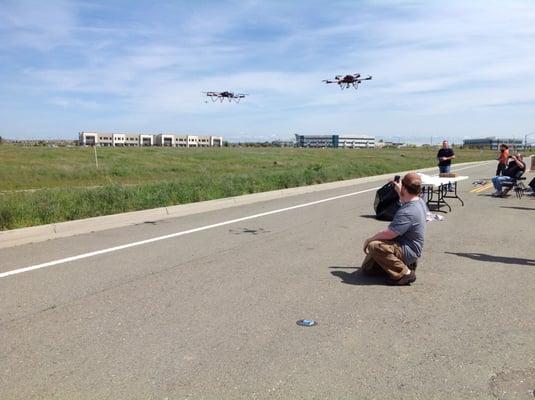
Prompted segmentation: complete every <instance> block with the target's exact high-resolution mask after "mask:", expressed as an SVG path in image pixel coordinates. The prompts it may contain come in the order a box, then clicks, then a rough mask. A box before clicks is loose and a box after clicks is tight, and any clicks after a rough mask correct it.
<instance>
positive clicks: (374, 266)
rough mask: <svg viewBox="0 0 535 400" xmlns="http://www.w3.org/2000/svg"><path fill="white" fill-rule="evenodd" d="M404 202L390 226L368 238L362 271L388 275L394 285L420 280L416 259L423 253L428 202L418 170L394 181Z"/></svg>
mask: <svg viewBox="0 0 535 400" xmlns="http://www.w3.org/2000/svg"><path fill="white" fill-rule="evenodd" d="M393 183H394V185H395V189H396V191H397V192H398V194H399V198H400V201H401V203H402V206H401V207H400V209H399V210H398V211H397V213H396V214H395V215H394V219H393V220H392V222H391V223H390V225H388V228H386V229H384V230H382V231H380V232H378V233H376V234H375V235H373V236H372V237H370V238H368V239H366V240H365V241H364V253H366V258H365V259H364V262H363V263H362V267H361V269H360V270H361V271H362V272H363V273H364V274H369V275H372V274H376V273H378V272H381V273H384V272H386V274H387V275H388V278H389V279H388V281H387V283H388V284H390V285H410V284H411V283H412V282H414V281H415V280H416V272H415V270H416V260H417V259H418V257H420V256H421V254H422V248H423V245H424V235H425V223H426V221H425V217H426V213H427V205H426V204H425V202H424V201H423V200H422V199H421V198H420V196H419V195H420V192H421V187H422V181H421V179H420V176H419V175H418V174H416V173H408V174H407V175H405V176H404V177H403V179H402V181H401V183H399V182H393Z"/></svg>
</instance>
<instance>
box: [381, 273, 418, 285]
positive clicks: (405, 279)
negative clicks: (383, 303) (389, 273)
mask: <svg viewBox="0 0 535 400" xmlns="http://www.w3.org/2000/svg"><path fill="white" fill-rule="evenodd" d="M414 281H416V272H414V270H411V273H410V274H407V275H403V276H402V277H401V279H398V280H395V279H389V280H388V281H387V282H386V283H387V285H391V286H405V285H410V284H411V283H413V282H414Z"/></svg>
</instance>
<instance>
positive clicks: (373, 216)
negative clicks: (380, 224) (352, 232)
mask: <svg viewBox="0 0 535 400" xmlns="http://www.w3.org/2000/svg"><path fill="white" fill-rule="evenodd" d="M359 217H360V218H370V219H377V218H376V217H375V215H373V214H362V215H359Z"/></svg>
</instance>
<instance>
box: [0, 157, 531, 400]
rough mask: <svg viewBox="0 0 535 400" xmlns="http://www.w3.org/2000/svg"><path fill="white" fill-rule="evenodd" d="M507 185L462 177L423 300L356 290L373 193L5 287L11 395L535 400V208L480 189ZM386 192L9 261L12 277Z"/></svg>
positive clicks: (56, 245)
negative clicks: (477, 183)
mask: <svg viewBox="0 0 535 400" xmlns="http://www.w3.org/2000/svg"><path fill="white" fill-rule="evenodd" d="M493 171H494V165H493V164H492V165H491V164H485V165H483V166H473V167H470V168H467V169H465V170H463V171H461V174H463V175H469V176H470V179H468V180H466V181H463V182H461V183H460V185H459V187H460V189H461V195H462V198H463V200H464V201H465V206H464V207H461V205H460V203H459V202H458V201H457V200H455V199H453V200H451V204H452V207H453V211H452V212H451V213H445V214H442V215H444V216H445V219H444V221H440V222H438V221H435V222H429V223H428V225H427V236H426V243H425V248H424V254H423V257H422V259H421V260H420V262H419V265H418V269H417V281H416V282H415V283H414V284H413V285H412V286H410V287H390V286H385V285H384V284H383V283H382V281H380V280H377V279H374V280H370V279H364V278H357V279H352V280H350V279H349V276H348V275H349V274H350V273H352V272H354V271H355V270H356V268H357V267H358V266H359V264H360V262H361V261H362V259H363V253H362V242H363V241H364V239H365V238H366V237H368V236H370V235H371V234H373V233H375V232H376V231H377V230H379V229H381V228H383V227H384V226H386V224H387V223H385V222H380V221H376V220H375V219H373V218H372V214H373V207H372V203H373V198H374V195H375V190H371V191H366V192H363V193H358V194H354V195H351V196H348V197H342V198H338V199H334V200H331V201H325V202H322V203H318V204H312V205H309V206H305V207H300V208H294V209H289V210H286V211H281V212H276V213H272V214H269V215H264V216H258V217H254V218H250V219H247V220H241V221H238V222H235V223H229V224H226V225H220V226H215V227H212V228H207V229H205V230H200V231H194V232H191V233H188V234H183V235H180V236H175V237H171V238H168V239H163V240H158V241H154V242H151V243H146V244H140V245H137V246H134V247H130V248H126V249H122V250H116V251H111V252H108V253H104V254H98V255H94V256H90V257H86V258H81V259H77V260H74V261H69V262H63V263H59V264H57V265H53V266H50V267H47V268H41V269H36V270H32V271H28V272H22V273H18V274H16V275H12V276H6V277H3V278H0V304H1V306H0V338H1V341H0V399H6V400H7V399H166V398H167V399H185V398H188V399H240V398H243V399H255V398H257V399H314V398H315V399H368V398H369V399H372V398H374V399H385V398H388V399H392V398H394V399H397V398H400V399H401V398H405V399H435V398H436V399H440V398H443V399H449V398H456V399H485V398H488V399H493V398H504V399H532V398H533V390H534V389H535V358H534V354H535V334H534V332H535V319H534V309H535V276H534V274H535V240H534V238H535V198H534V197H531V196H528V197H524V198H522V199H517V198H515V197H513V196H511V197H509V198H504V199H496V198H492V197H490V196H489V195H490V192H491V191H490V189H489V190H487V191H483V192H481V193H472V192H470V191H471V190H472V189H473V186H472V181H474V180H476V179H479V178H486V177H489V176H490V175H492V174H493ZM530 176H533V174H531V175H530ZM377 186H378V184H377V183H366V184H362V185H358V186H355V187H347V188H343V189H338V190H331V191H325V192H318V193H311V194H306V195H300V196H294V197H290V198H285V199H279V200H273V201H268V202H263V203H257V204H251V205H247V206H243V207H235V208H230V209H225V210H221V211H216V212H209V213H204V214H197V215H191V216H188V217H182V218H177V219H169V220H165V221H161V222H158V221H151V222H148V223H145V224H139V225H136V226H132V227H128V228H122V229H114V230H108V231H104V232H98V233H93V234H87V235H79V236H75V237H71V238H65V239H57V240H51V241H47V242H42V243H36V244H31V245H24V246H17V247H12V248H7V249H3V250H0V273H3V272H7V271H13V270H17V269H19V268H24V267H29V266H33V265H37V264H42V263H47V262H50V261H54V260H60V259H63V258H65V257H70V256H75V255H80V254H86V253H88V252H92V251H97V250H102V249H109V248H112V247H115V246H120V245H123V244H128V243H132V242H136V241H143V240H147V239H150V238H155V237H161V236H163V235H169V234H173V233H176V232H184V231H188V230H192V229H195V228H199V227H205V226H209V225H213V224H218V223H221V222H224V221H229V220H233V219H240V218H243V217H246V216H253V215H256V214H259V213H265V212H269V211H273V210H280V209H283V208H287V207H291V206H296V205H300V204H305V203H309V202H314V201H317V200H321V199H327V198H331V197H335V196H339V195H343V194H348V193H356V192H361V191H365V190H367V189H373V188H374V187H377ZM302 318H308V319H314V320H316V321H317V322H318V325H317V326H314V327H300V326H297V325H296V321H297V320H299V319H302Z"/></svg>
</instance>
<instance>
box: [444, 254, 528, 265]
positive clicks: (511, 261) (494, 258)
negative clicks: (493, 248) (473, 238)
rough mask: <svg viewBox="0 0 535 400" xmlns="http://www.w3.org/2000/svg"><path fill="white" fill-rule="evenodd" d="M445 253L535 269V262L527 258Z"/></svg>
mask: <svg viewBox="0 0 535 400" xmlns="http://www.w3.org/2000/svg"><path fill="white" fill-rule="evenodd" d="M444 253H446V254H453V255H455V256H458V257H465V258H470V259H472V260H476V261H484V262H497V263H502V264H516V265H531V266H534V267H535V260H530V259H527V258H517V257H502V256H491V255H490V254H483V253H453V252H450V251H445V252H444Z"/></svg>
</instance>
